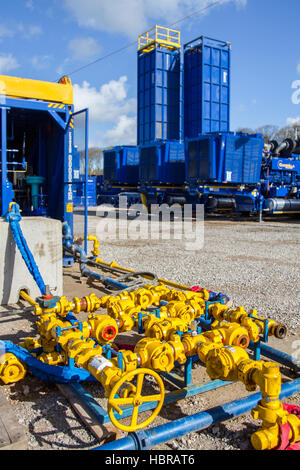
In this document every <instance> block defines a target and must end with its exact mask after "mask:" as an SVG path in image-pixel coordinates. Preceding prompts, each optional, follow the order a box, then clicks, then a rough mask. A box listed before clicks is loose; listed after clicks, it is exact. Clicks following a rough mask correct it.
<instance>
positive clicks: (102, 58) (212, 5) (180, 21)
mask: <svg viewBox="0 0 300 470" xmlns="http://www.w3.org/2000/svg"><path fill="white" fill-rule="evenodd" d="M223 1H224V0H217V1H215V2H213V3H210V4H209V5H207V6H206V7H204V8H200V9H199V10H196V11H194V12H193V13H191V14H190V15H187V16H184V17H183V18H181V19H180V20H178V21H176V22H175V23H173V24H171V25H169V26H168V27H169V28H170V27H172V26H175V25H176V24H178V23H182V22H183V21H185V20H187V19H188V18H191V17H192V16H194V15H197V14H199V13H202V12H204V11H206V10H209V9H210V8H212V7H214V6H217V5H220V4H221V3H223ZM136 44H137V41H134V42H131V43H129V44H127V45H126V46H123V47H121V48H120V49H116V50H114V51H112V52H109V53H108V54H106V55H104V56H102V57H99V58H98V59H96V60H94V61H93V62H89V63H88V64H86V65H83V66H81V67H79V68H77V69H75V70H73V71H72V72H70V73H68V74H64V75H67V76H68V77H70V76H71V75H74V74H75V73H78V72H80V71H81V70H84V69H86V68H87V67H90V66H92V65H94V64H97V63H98V62H100V61H102V60H105V59H107V58H108V57H111V56H113V55H115V54H118V53H119V52H122V51H124V50H125V49H128V48H129V47H132V46H134V45H136Z"/></svg>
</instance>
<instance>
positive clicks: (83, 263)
mask: <svg viewBox="0 0 300 470" xmlns="http://www.w3.org/2000/svg"><path fill="white" fill-rule="evenodd" d="M69 233H70V232H69V231H68V229H67V228H66V229H65V234H64V239H65V248H66V251H69V252H70V253H72V254H73V255H75V256H76V254H77V253H78V254H79V258H80V260H79V264H80V272H81V274H82V276H86V277H93V278H94V279H96V280H97V281H100V282H103V283H104V285H105V286H107V285H109V286H112V287H114V288H115V289H118V290H124V289H127V288H128V285H127V284H123V283H121V282H119V281H117V280H116V279H112V278H110V277H106V276H103V275H102V274H99V273H95V272H94V271H91V270H90V269H88V267H87V262H88V258H87V255H86V252H85V251H84V250H83V248H81V247H80V246H78V245H73V246H69V240H70V239H69Z"/></svg>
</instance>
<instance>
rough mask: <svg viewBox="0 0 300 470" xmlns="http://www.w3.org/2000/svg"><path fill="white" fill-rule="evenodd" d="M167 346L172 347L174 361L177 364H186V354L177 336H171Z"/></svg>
mask: <svg viewBox="0 0 300 470" xmlns="http://www.w3.org/2000/svg"><path fill="white" fill-rule="evenodd" d="M168 344H169V345H170V346H171V347H172V349H173V353H174V361H177V362H179V364H185V363H186V360H187V358H186V352H185V348H184V344H183V343H182V341H181V339H180V336H179V335H177V334H176V335H173V336H172V337H171V340H170V341H168Z"/></svg>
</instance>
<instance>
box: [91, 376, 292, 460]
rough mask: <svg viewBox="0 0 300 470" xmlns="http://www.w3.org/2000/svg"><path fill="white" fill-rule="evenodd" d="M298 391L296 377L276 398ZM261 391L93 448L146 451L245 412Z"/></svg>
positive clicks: (255, 403)
mask: <svg viewBox="0 0 300 470" xmlns="http://www.w3.org/2000/svg"><path fill="white" fill-rule="evenodd" d="M299 392H300V378H299V379H296V380H293V381H291V382H287V383H285V384H282V387H281V394H280V399H281V400H282V399H283V398H286V397H289V396H291V395H294V394H295V393H299ZM261 398H262V396H261V393H255V394H253V395H250V396H249V397H247V398H242V399H240V400H235V401H232V402H230V403H226V404H225V405H221V406H216V407H214V408H210V409H208V410H206V411H201V412H200V413H197V414H195V415H192V416H187V417H184V418H180V419H177V420H175V421H172V422H171V423H167V424H162V425H160V426H157V427H155V428H152V429H149V430H148V431H140V432H137V433H132V434H129V435H128V436H127V437H124V438H122V439H119V440H117V441H114V442H110V443H108V444H104V445H103V446H99V447H95V448H94V449H93V450H105V451H107V450H146V449H150V448H151V447H154V446H156V445H159V444H162V443H164V442H168V441H170V440H172V439H178V438H179V437H182V436H184V435H186V434H190V433H191V432H195V431H201V430H203V429H206V428H208V427H209V426H211V425H212V424H214V423H219V422H221V421H226V420H228V419H232V418H235V417H237V416H240V415H242V414H245V413H249V412H250V411H251V410H252V409H253V408H255V406H256V405H257V404H258V402H259V401H260V400H261Z"/></svg>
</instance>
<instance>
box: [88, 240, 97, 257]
mask: <svg viewBox="0 0 300 470" xmlns="http://www.w3.org/2000/svg"><path fill="white" fill-rule="evenodd" d="M87 240H88V241H89V242H94V249H93V250H92V251H91V253H92V255H93V256H99V255H100V251H99V245H100V244H99V240H98V238H97V237H95V236H94V235H88V236H87Z"/></svg>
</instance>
